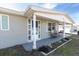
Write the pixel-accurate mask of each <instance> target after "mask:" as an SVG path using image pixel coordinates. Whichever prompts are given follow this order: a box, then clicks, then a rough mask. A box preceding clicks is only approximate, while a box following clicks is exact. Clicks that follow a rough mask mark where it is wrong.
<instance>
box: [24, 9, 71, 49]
mask: <svg viewBox="0 0 79 59" xmlns="http://www.w3.org/2000/svg"><path fill="white" fill-rule="evenodd" d="M26 15H27V16H28V17H27V43H26V44H23V47H24V48H25V49H26V50H27V49H28V50H32V49H37V48H39V47H41V46H43V45H48V44H50V43H54V42H56V41H59V40H61V39H62V38H65V37H68V36H69V35H68V34H65V25H66V24H67V23H69V24H70V23H71V22H70V21H68V18H66V17H65V16H64V15H63V14H60V13H49V12H42V11H33V10H31V9H30V11H28V13H27V14H25V16H26ZM65 20H66V21H65ZM50 24H51V25H50ZM59 24H61V25H62V28H63V32H62V35H58V33H59V31H58V29H59V26H58V25H59ZM51 31H52V32H53V33H54V34H53V35H57V36H56V38H53V37H50V32H51Z"/></svg>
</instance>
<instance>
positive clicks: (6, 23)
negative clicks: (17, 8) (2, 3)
mask: <svg viewBox="0 0 79 59" xmlns="http://www.w3.org/2000/svg"><path fill="white" fill-rule="evenodd" d="M1 30H9V17H8V16H7V15H2V19H1Z"/></svg>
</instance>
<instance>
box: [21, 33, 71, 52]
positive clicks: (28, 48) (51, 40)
mask: <svg viewBox="0 0 79 59" xmlns="http://www.w3.org/2000/svg"><path fill="white" fill-rule="evenodd" d="M70 36H71V35H70V34H65V37H70ZM61 39H63V36H62V35H61V36H57V37H56V38H47V39H42V40H38V41H36V46H37V49H38V48H39V47H41V46H47V45H49V44H51V43H55V42H58V41H60V40H61ZM23 47H24V49H25V50H26V51H31V50H32V49H33V42H30V43H26V44H23Z"/></svg>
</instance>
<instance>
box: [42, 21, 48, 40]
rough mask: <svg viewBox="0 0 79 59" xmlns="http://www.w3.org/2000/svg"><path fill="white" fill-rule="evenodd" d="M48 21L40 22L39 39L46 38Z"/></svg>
mask: <svg viewBox="0 0 79 59" xmlns="http://www.w3.org/2000/svg"><path fill="white" fill-rule="evenodd" d="M47 23H48V21H45V20H41V39H45V38H48V37H49V35H48V24H47Z"/></svg>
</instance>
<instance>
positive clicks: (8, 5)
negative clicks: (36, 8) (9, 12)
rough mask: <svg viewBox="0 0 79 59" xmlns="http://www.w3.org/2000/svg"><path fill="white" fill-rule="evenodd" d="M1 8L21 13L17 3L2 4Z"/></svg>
mask: <svg viewBox="0 0 79 59" xmlns="http://www.w3.org/2000/svg"><path fill="white" fill-rule="evenodd" d="M0 7H4V8H8V9H13V10H18V11H20V10H19V9H18V8H17V6H16V3H6V4H5V3H2V4H1V3H0Z"/></svg>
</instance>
